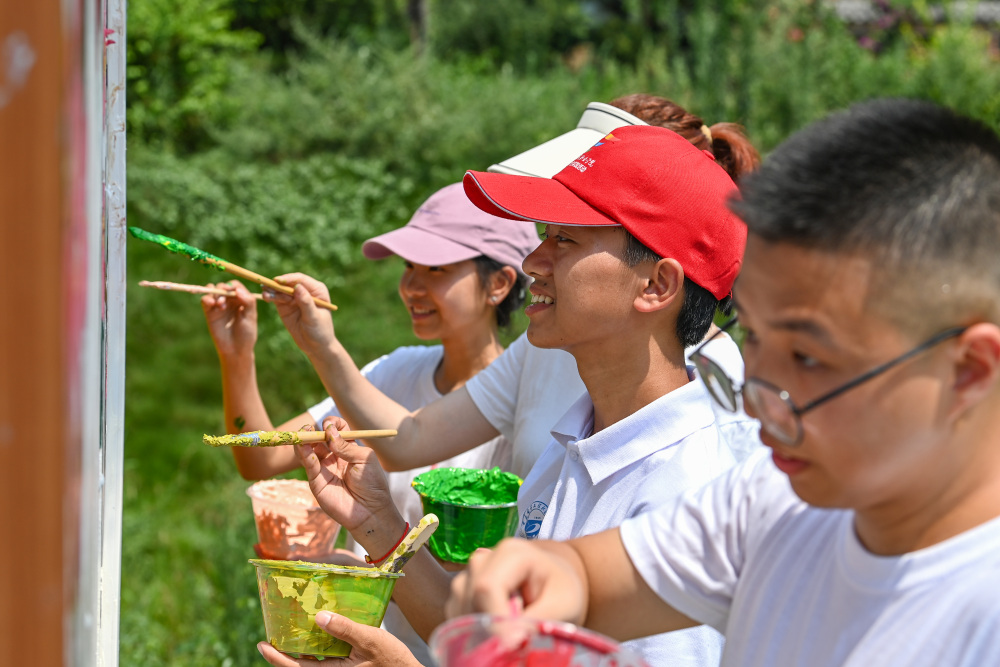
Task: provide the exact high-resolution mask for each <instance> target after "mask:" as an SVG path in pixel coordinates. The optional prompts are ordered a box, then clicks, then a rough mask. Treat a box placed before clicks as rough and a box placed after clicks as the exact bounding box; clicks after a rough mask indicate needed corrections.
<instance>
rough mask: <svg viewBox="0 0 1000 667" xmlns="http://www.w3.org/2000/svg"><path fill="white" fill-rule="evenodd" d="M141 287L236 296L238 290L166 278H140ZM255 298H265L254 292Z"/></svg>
mask: <svg viewBox="0 0 1000 667" xmlns="http://www.w3.org/2000/svg"><path fill="white" fill-rule="evenodd" d="M139 287H152V288H153V289H162V290H166V291H168V292H186V293H188V294H214V295H217V296H236V290H231V289H219V288H218V287H205V286H204V285H187V284H185V283H172V282H169V281H166V280H140V281H139ZM253 298H255V299H263V298H264V295H263V294H254V295H253Z"/></svg>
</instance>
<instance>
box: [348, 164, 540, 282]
mask: <svg viewBox="0 0 1000 667" xmlns="http://www.w3.org/2000/svg"><path fill="white" fill-rule="evenodd" d="M539 243H540V239H539V238H538V232H537V231H536V229H535V223H533V222H528V221H524V220H520V221H517V222H516V224H513V225H512V224H511V221H510V220H502V219H500V218H497V217H496V216H494V215H490V214H489V213H486V212H484V211H482V210H480V209H479V208H478V207H476V206H475V205H474V204H473V203H472V202H471V201H469V198H468V197H467V196H466V194H465V189H464V187H463V186H462V184H461V183H453V184H452V185H449V186H447V187H444V188H441V189H440V190H438V191H437V192H435V193H434V194H433V195H431V197H430V199H428V200H427V201H425V202H424V203H423V204H421V206H420V208H418V209H417V212H416V213H414V214H413V217H412V218H410V221H409V222H408V223H406V226H405V227H400V228H399V229H394V230H392V231H391V232H387V233H385V234H382V235H380V236H376V237H374V238H371V239H368V240H367V241H365V242H364V245H362V246H361V252H362V253H364V255H365V257H367V258H368V259H384V258H386V257H390V256H392V255H399V256H400V257H402V258H403V259H405V260H406V261H408V262H413V263H414V264H423V265H425V266H442V265H444V264H453V263H455V262H461V261H464V260H467V259H473V258H475V257H479V256H480V255H486V256H487V257H489V258H490V259H493V260H496V261H497V262H500V263H501V264H504V265H509V266H513V267H514V268H515V269H517V271H518V273H522V274H523V273H524V272H523V271H522V270H521V264H522V262H524V258H525V257H527V256H528V253H530V252H531V251H532V250H534V249H535V248H537V247H538V244H539Z"/></svg>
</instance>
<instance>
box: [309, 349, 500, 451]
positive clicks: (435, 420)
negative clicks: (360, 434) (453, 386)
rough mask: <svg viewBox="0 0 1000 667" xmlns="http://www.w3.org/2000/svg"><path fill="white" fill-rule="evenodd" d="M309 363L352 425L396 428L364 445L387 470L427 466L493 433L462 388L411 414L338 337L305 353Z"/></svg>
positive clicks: (470, 447)
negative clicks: (364, 370) (393, 432)
mask: <svg viewBox="0 0 1000 667" xmlns="http://www.w3.org/2000/svg"><path fill="white" fill-rule="evenodd" d="M310 361H312V364H313V367H314V368H315V369H316V372H317V373H318V374H319V377H320V380H321V381H322V382H323V386H324V387H326V390H327V391H328V392H329V393H330V396H332V397H333V400H334V402H335V403H336V404H337V409H338V410H339V411H340V413H341V414H342V415H343V416H344V418H345V419H346V420H347V422H348V423H349V424H350V425H351V427H352V428H358V429H384V428H393V429H396V430H397V431H399V435H397V436H396V437H394V438H384V439H379V440H371V441H367V442H366V443H365V444H366V445H368V446H369V447H371V448H372V449H373V450H374V451H375V452H376V453H377V454H378V457H379V461H380V462H381V463H382V467H383V468H385V469H386V470H388V471H395V470H410V469H412V468H416V467H418V466H424V465H431V464H434V463H437V462H438V461H442V460H444V459H447V458H451V457H452V456H457V455H458V454H461V453H462V452H466V451H468V450H470V449H472V448H474V447H477V446H478V445H480V444H482V443H484V442H486V441H487V440H490V439H492V438H494V437H496V436H497V431H496V429H494V428H493V426H492V425H490V423H489V422H488V421H487V420H486V418H485V417H483V415H482V414H481V413H480V412H479V410H478V409H477V408H476V405H475V403H473V401H472V399H471V398H470V397H469V395H468V393H467V392H466V391H465V390H464V389H458V390H456V391H453V392H451V393H449V394H447V395H446V396H443V397H442V398H440V399H438V400H436V401H434V402H432V403H430V404H429V405H426V406H424V407H423V408H421V409H419V410H416V411H414V412H411V411H409V410H407V409H406V408H404V407H403V406H401V405H400V404H398V403H396V402H395V401H393V400H392V399H391V398H389V397H388V396H386V395H385V394H383V393H382V392H381V391H380V390H379V389H378V388H377V387H375V386H374V385H373V384H372V383H371V382H369V381H368V380H367V379H366V378H365V377H364V376H363V375H361V372H360V371H359V370H358V367H357V366H356V365H355V364H354V361H353V360H352V359H351V356H350V355H349V354H348V353H347V350H345V349H344V347H343V346H342V345H341V344H340V342H339V341H336V340H334V342H333V343H332V344H331V345H330V346H329V347H328V348H326V349H325V350H324V351H323V352H322V353H316V354H310Z"/></svg>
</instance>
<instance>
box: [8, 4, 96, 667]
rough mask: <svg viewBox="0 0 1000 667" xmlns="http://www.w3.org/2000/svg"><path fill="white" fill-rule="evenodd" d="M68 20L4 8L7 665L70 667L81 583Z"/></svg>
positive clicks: (30, 7)
mask: <svg viewBox="0 0 1000 667" xmlns="http://www.w3.org/2000/svg"><path fill="white" fill-rule="evenodd" d="M62 11H63V10H62V3H60V1H59V0H30V1H16V2H7V1H4V2H2V3H0V285H2V289H0V665H29V664H30V665H45V666H49V665H53V666H55V665H62V664H63V661H64V649H65V646H66V628H67V627H68V622H69V619H70V616H69V614H70V608H71V606H70V602H71V599H70V598H71V593H70V591H71V590H72V584H71V583H70V582H71V581H73V580H74V577H75V562H76V561H75V550H76V545H75V541H76V540H75V534H76V524H75V519H74V518H73V517H72V514H71V513H69V514H68V513H67V512H66V510H67V508H73V507H75V505H76V503H75V502H73V501H72V500H71V499H72V498H73V492H74V489H75V487H76V484H75V483H73V481H72V480H76V479H77V473H78V468H79V466H78V462H77V456H78V455H77V454H76V452H78V451H79V440H78V437H79V436H78V434H75V435H74V436H73V437H72V438H71V435H70V433H69V432H68V429H69V427H68V426H67V425H68V423H69V421H68V420H67V419H65V418H64V415H66V414H67V405H68V402H67V397H68V395H69V391H68V387H70V386H72V385H71V384H70V383H69V382H68V377H69V376H68V375H67V367H68V365H67V363H66V351H67V350H68V349H69V342H68V340H67V338H68V336H67V333H66V329H65V326H64V325H65V317H64V313H65V312H66V305H67V304H66V302H65V299H64V296H63V295H64V293H65V289H64V288H65V286H66V281H67V274H66V270H65V268H64V250H63V244H64V241H63V236H64V230H65V229H66V228H67V223H68V221H69V213H70V208H69V207H70V204H69V198H68V197H67V192H68V191H69V190H68V188H67V184H68V180H69V179H68V177H67V175H68V174H69V173H70V170H69V167H70V162H71V159H70V155H71V154H72V150H73V149H72V143H73V142H72V141H71V140H70V137H71V136H72V133H71V132H70V131H68V129H67V126H68V124H67V123H66V122H65V119H66V117H67V113H66V112H67V109H68V105H67V96H66V95H65V94H64V91H65V90H66V82H67V80H68V77H67V76H66V69H67V65H70V66H73V65H74V63H73V62H72V60H73V59H74V58H76V57H77V56H76V55H74V54H78V53H79V49H65V50H64V46H63V43H62V39H63V38H64V36H65V35H66V34H68V33H71V32H72V31H71V30H70V31H67V29H66V26H64V25H63V22H62V20H61V18H62V16H61V15H62ZM67 54H71V55H69V56H68V57H67ZM12 56H13V57H12ZM77 70H79V68H78V63H77ZM73 440H75V441H73ZM70 452H73V454H70ZM68 454H69V455H68Z"/></svg>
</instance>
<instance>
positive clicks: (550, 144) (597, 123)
mask: <svg viewBox="0 0 1000 667" xmlns="http://www.w3.org/2000/svg"><path fill="white" fill-rule="evenodd" d="M626 125H647V123H646V122H645V121H643V120H640V119H638V118H636V117H635V116H633V115H632V114H630V113H627V112H625V111H622V110H621V109H619V108H618V107H613V106H611V105H610V104H604V103H603V102H591V103H590V104H588V105H587V108H586V110H585V111H584V112H583V116H581V117H580V122H579V123H577V124H576V129H575V130H570V131H569V132H567V133H566V134H561V135H559V136H558V137H556V138H555V139H550V140H549V141H546V142H545V143H544V144H540V145H538V146H535V147H534V148H529V149H528V150H526V151H524V152H523V153H520V154H518V155H515V156H514V157H512V158H507V159H506V160H504V161H503V162H501V163H500V164H494V165H491V166H490V168H489V169H488V170H487V171H492V172H496V173H498V174H514V175H516V176H538V177H540V178H552V177H553V176H555V175H556V174H558V173H559V172H560V171H562V170H563V167H565V166H566V165H568V164H569V163H570V162H572V161H573V160H575V159H576V158H578V157H580V156H581V155H583V154H584V153H586V152H587V151H588V150H590V149H591V148H592V147H593V146H594V144H596V143H597V142H598V141H600V140H601V139H603V138H604V137H606V136H607V135H608V134H610V133H611V132H612V131H614V130H616V129H618V128H619V127H625V126H626Z"/></svg>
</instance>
